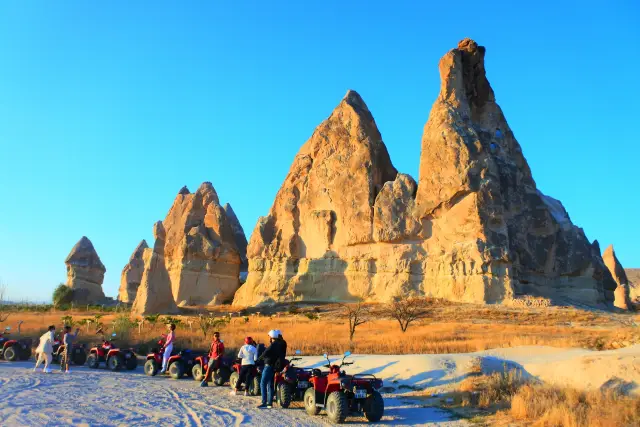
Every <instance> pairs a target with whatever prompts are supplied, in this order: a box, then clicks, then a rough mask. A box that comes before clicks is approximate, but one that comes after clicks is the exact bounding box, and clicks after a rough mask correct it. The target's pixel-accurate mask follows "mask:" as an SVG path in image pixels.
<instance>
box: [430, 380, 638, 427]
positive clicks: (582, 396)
mask: <svg viewBox="0 0 640 427" xmlns="http://www.w3.org/2000/svg"><path fill="white" fill-rule="evenodd" d="M445 397H446V399H443V400H442V401H443V402H444V401H449V402H451V403H450V404H449V405H443V406H448V407H449V408H450V409H451V410H453V411H454V412H456V413H458V414H459V415H461V416H463V417H467V418H471V419H472V420H473V421H475V422H476V423H477V424H481V425H492V426H493V425H499V426H502V425H526V426H540V427H627V426H638V425H640V398H638V397H628V396H624V395H622V394H617V393H616V392H615V391H612V390H607V391H599V390H595V391H588V392H581V391H578V390H575V389H571V388H559V387H553V386H548V385H543V384H539V383H535V382H527V381H524V380H523V379H522V377H521V375H520V374H519V373H518V372H517V371H510V372H506V373H494V374H491V375H479V376H473V377H470V378H467V379H466V380H465V381H463V382H462V383H461V384H460V387H459V388H458V390H457V391H456V392H453V393H450V394H448V395H447V396H445Z"/></svg>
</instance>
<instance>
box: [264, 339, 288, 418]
mask: <svg viewBox="0 0 640 427" xmlns="http://www.w3.org/2000/svg"><path fill="white" fill-rule="evenodd" d="M268 335H269V342H270V345H269V347H267V349H266V350H265V351H264V353H262V356H260V359H261V360H264V369H263V370H262V378H261V379H260V393H261V395H262V403H261V404H260V405H258V408H267V409H271V408H272V406H273V376H274V375H275V368H276V366H277V365H279V364H280V360H281V359H284V356H285V352H284V342H283V341H282V340H280V339H279V338H278V336H279V335H281V334H280V332H279V331H276V330H273V329H272V330H270V331H269V334H268Z"/></svg>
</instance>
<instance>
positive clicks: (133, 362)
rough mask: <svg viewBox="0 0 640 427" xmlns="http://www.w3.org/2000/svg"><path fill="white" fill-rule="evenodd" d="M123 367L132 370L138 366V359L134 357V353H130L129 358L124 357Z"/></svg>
mask: <svg viewBox="0 0 640 427" xmlns="http://www.w3.org/2000/svg"><path fill="white" fill-rule="evenodd" d="M124 367H125V368H127V370H128V371H133V370H134V369H136V368H137V367H138V359H136V355H135V354H132V355H131V357H130V358H128V359H125V361H124Z"/></svg>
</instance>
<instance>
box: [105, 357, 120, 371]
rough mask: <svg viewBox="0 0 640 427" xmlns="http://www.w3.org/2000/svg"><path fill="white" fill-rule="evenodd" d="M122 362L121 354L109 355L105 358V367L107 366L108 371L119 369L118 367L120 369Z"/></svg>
mask: <svg viewBox="0 0 640 427" xmlns="http://www.w3.org/2000/svg"><path fill="white" fill-rule="evenodd" d="M123 364H124V362H123V361H122V356H120V355H119V354H116V355H114V356H110V357H109V358H108V359H107V368H109V370H110V371H119V370H120V369H122V365H123Z"/></svg>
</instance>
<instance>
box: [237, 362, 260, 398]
mask: <svg viewBox="0 0 640 427" xmlns="http://www.w3.org/2000/svg"><path fill="white" fill-rule="evenodd" d="M241 368H242V359H236V360H235V361H234V362H233V365H232V366H231V370H232V371H233V372H231V376H230V377H229V385H230V386H231V388H233V389H235V388H236V385H237V384H238V381H239V380H240V369H241ZM251 378H252V379H251V384H243V385H244V389H245V390H246V391H248V392H249V395H250V396H260V378H262V372H261V371H260V370H259V369H258V367H257V366H256V365H253V369H252V370H251Z"/></svg>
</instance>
